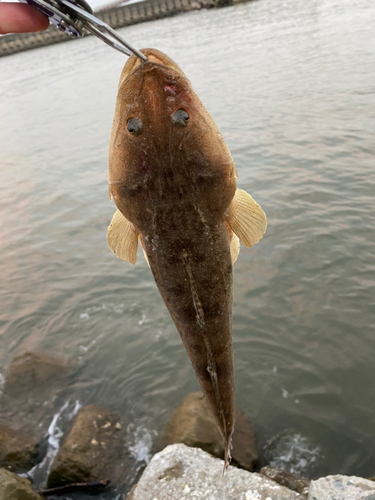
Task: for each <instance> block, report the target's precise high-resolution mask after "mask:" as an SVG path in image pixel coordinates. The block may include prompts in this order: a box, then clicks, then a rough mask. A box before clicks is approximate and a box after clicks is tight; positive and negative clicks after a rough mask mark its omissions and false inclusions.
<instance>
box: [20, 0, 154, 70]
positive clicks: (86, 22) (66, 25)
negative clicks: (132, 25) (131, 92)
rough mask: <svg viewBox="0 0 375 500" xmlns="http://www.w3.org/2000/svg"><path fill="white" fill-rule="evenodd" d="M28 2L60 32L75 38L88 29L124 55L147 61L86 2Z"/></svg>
mask: <svg viewBox="0 0 375 500" xmlns="http://www.w3.org/2000/svg"><path fill="white" fill-rule="evenodd" d="M26 2H27V3H28V4H30V5H33V6H34V7H36V8H37V9H38V10H39V11H41V12H42V13H43V14H45V15H46V16H48V17H49V20H50V22H51V23H52V24H54V25H55V26H57V29H58V30H60V31H64V32H65V33H67V34H68V35H70V36H72V37H74V38H78V37H82V36H83V35H84V30H85V29H86V30H87V31H89V32H90V33H92V34H93V35H95V36H97V37H98V38H100V39H101V40H102V41H103V42H105V43H107V44H108V45H109V46H110V47H112V48H114V49H116V50H119V51H120V52H122V53H123V54H126V55H127V56H130V55H132V54H135V55H136V56H137V57H139V59H141V60H142V61H147V57H146V56H145V55H144V54H142V53H141V52H139V50H137V49H135V48H134V47H132V46H131V45H130V44H129V43H128V42H126V41H125V40H124V39H123V38H122V37H121V36H120V35H119V34H118V33H116V31H115V30H114V29H113V28H111V27H110V26H108V24H106V23H105V22H104V21H102V20H101V19H99V18H97V17H95V16H94V15H93V13H92V9H91V7H90V5H89V4H88V3H87V2H86V1H85V0H71V1H69V0H26Z"/></svg>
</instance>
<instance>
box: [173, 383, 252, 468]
mask: <svg viewBox="0 0 375 500" xmlns="http://www.w3.org/2000/svg"><path fill="white" fill-rule="evenodd" d="M175 443H184V444H186V445H187V446H190V447H194V448H201V449H202V450H204V451H207V452H208V453H210V454H211V455H213V456H214V457H218V458H224V447H223V439H222V437H221V434H220V432H219V430H218V428H217V425H216V423H215V420H214V417H213V416H212V413H211V412H210V410H209V409H208V406H207V403H206V400H205V398H204V396H203V394H202V393H201V392H192V393H190V394H188V395H187V396H186V397H185V398H184V399H183V401H182V403H181V405H180V406H178V407H177V408H176V410H175V411H174V413H173V415H172V417H171V419H170V421H169V422H168V423H167V425H166V428H165V434H164V440H163V446H167V445H169V444H175ZM232 455H233V464H237V465H239V466H240V467H242V468H243V469H247V470H250V471H252V470H254V466H255V465H256V463H257V462H258V458H259V456H258V450H257V445H256V439H255V434H254V431H253V428H252V426H251V422H250V420H249V418H248V417H247V416H246V414H245V413H244V412H243V411H242V410H241V408H240V407H238V406H236V424H235V430H234V434H233V450H232Z"/></svg>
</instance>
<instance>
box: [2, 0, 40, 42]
mask: <svg viewBox="0 0 375 500" xmlns="http://www.w3.org/2000/svg"><path fill="white" fill-rule="evenodd" d="M48 26H49V21H48V17H47V16H45V15H44V14H42V13H41V12H39V11H38V10H36V9H34V7H32V6H31V5H27V4H22V3H0V34H1V35H5V34H6V33H27V32H29V31H43V30H46V29H47V28H48Z"/></svg>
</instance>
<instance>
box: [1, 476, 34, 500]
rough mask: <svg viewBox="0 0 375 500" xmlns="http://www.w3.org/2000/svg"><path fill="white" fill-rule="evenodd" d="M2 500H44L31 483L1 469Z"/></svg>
mask: <svg viewBox="0 0 375 500" xmlns="http://www.w3.org/2000/svg"><path fill="white" fill-rule="evenodd" d="M0 500H42V497H41V496H40V495H38V494H37V493H35V491H33V490H32V488H31V483H30V481H28V480H27V479H24V478H23V477H19V476H17V475H16V474H13V473H12V472H9V471H7V470H5V469H0Z"/></svg>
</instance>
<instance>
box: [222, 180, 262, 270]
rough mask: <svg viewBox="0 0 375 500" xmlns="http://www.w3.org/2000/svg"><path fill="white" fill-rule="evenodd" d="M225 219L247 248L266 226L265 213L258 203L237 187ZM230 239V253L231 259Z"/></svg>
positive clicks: (254, 241) (258, 238) (257, 239)
mask: <svg viewBox="0 0 375 500" xmlns="http://www.w3.org/2000/svg"><path fill="white" fill-rule="evenodd" d="M226 221H227V223H228V224H229V226H230V228H231V229H232V231H233V232H234V233H235V235H237V236H238V238H239V239H240V240H241V241H242V243H243V244H244V245H245V246H247V247H248V248H250V247H252V246H253V245H255V243H258V241H259V240H260V239H261V238H262V237H263V235H264V233H265V231H266V228H267V218H266V214H265V213H264V212H263V210H262V209H261V207H260V206H259V205H258V203H257V202H256V201H254V200H253V198H252V197H251V196H250V195H249V194H248V193H246V191H243V190H242V189H237V191H236V194H235V195H234V198H233V200H232V202H231V204H230V206H229V210H228V213H227V217H226ZM232 241H233V240H232ZM232 241H231V255H232V261H233V253H232ZM237 255H238V253H237ZM236 258H237V257H236Z"/></svg>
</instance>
